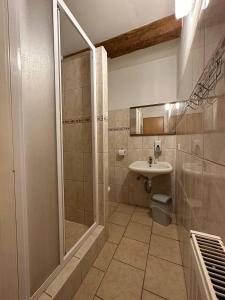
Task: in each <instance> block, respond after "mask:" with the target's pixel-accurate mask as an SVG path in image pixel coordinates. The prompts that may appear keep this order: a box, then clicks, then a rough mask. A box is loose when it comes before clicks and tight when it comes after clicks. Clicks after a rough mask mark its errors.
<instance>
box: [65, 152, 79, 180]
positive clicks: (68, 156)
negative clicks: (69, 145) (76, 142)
mask: <svg viewBox="0 0 225 300" xmlns="http://www.w3.org/2000/svg"><path fill="white" fill-rule="evenodd" d="M64 172H65V173H64V176H65V179H73V180H79V181H82V180H83V174H84V164H83V153H77V152H64Z"/></svg>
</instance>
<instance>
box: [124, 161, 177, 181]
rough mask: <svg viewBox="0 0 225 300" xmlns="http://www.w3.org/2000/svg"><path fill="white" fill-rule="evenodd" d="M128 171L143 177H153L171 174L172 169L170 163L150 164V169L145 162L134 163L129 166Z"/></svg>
mask: <svg viewBox="0 0 225 300" xmlns="http://www.w3.org/2000/svg"><path fill="white" fill-rule="evenodd" d="M129 169H130V170H131V171H133V172H136V173H139V174H141V175H144V176H148V177H154V176H158V175H163V174H169V173H171V172H173V167H172V166H171V164H170V163H168V162H165V161H160V162H157V163H155V164H152V165H151V167H150V166H149V163H148V162H147V161H140V160H139V161H135V162H133V163H131V164H130V165H129Z"/></svg>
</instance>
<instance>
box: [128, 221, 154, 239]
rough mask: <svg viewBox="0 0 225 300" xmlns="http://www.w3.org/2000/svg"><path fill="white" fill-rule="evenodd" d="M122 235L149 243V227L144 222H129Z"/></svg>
mask: <svg viewBox="0 0 225 300" xmlns="http://www.w3.org/2000/svg"><path fill="white" fill-rule="evenodd" d="M124 235H125V236H126V237H128V238H130V239H133V240H137V241H141V242H144V243H149V241H150V235H151V227H150V226H147V225H144V224H139V223H133V222H130V223H129V224H128V227H127V230H126V232H125V234H124Z"/></svg>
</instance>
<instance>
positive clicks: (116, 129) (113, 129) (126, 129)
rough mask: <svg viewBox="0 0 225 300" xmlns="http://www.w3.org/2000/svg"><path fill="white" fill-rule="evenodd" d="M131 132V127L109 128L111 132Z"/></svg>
mask: <svg viewBox="0 0 225 300" xmlns="http://www.w3.org/2000/svg"><path fill="white" fill-rule="evenodd" d="M128 130H130V127H114V128H109V131H128Z"/></svg>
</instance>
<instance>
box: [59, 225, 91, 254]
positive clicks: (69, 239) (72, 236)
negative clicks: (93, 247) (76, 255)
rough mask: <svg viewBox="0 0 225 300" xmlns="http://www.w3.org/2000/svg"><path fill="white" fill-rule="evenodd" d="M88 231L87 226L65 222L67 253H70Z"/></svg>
mask: <svg viewBox="0 0 225 300" xmlns="http://www.w3.org/2000/svg"><path fill="white" fill-rule="evenodd" d="M87 230H88V226H87V225H84V224H80V223H76V222H71V221H68V220H65V251H66V252H68V251H69V250H70V249H71V248H72V247H73V246H74V245H75V244H76V242H78V240H79V239H80V238H81V237H82V236H83V234H84V233H85V232H86V231H87Z"/></svg>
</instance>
